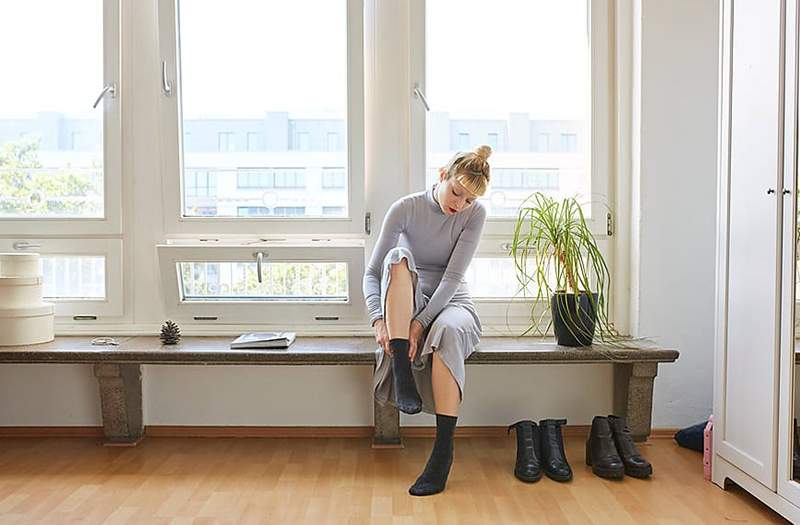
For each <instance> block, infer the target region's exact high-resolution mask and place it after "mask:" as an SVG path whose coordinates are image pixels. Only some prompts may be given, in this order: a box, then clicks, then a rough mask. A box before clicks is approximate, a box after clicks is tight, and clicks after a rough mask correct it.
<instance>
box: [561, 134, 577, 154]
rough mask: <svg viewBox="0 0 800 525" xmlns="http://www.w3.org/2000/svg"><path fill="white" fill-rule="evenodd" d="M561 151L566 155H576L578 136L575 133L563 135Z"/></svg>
mask: <svg viewBox="0 0 800 525" xmlns="http://www.w3.org/2000/svg"><path fill="white" fill-rule="evenodd" d="M561 151H563V152H564V153H575V152H576V151H578V136H577V135H576V134H574V133H562V134H561Z"/></svg>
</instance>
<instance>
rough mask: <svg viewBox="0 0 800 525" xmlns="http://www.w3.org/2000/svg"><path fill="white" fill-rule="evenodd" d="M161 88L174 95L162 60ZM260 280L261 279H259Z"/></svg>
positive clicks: (165, 64) (165, 65)
mask: <svg viewBox="0 0 800 525" xmlns="http://www.w3.org/2000/svg"><path fill="white" fill-rule="evenodd" d="M161 89H162V90H164V94H165V95H166V96H170V95H172V84H171V83H170V81H169V79H168V78H167V61H166V60H162V61H161ZM259 282H260V281H259Z"/></svg>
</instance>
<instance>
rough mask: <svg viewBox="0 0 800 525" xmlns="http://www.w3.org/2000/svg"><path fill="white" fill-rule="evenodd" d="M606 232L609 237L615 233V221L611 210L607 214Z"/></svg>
mask: <svg viewBox="0 0 800 525" xmlns="http://www.w3.org/2000/svg"><path fill="white" fill-rule="evenodd" d="M606 233H608V235H609V237H610V236H611V235H614V223H613V221H612V220H611V212H609V213H608V214H606Z"/></svg>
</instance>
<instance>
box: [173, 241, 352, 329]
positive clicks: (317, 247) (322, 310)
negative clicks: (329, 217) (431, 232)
mask: <svg viewBox="0 0 800 525" xmlns="http://www.w3.org/2000/svg"><path fill="white" fill-rule="evenodd" d="M157 251H158V264H159V273H160V275H161V283H162V295H163V297H164V302H165V304H164V306H165V308H166V313H167V314H168V315H169V316H170V317H171V318H173V319H175V320H177V321H181V322H182V323H187V324H201V325H230V324H263V325H280V326H284V327H297V328H299V329H302V328H303V327H306V328H307V327H310V326H313V327H314V329H317V330H320V329H323V330H324V329H325V328H326V327H327V328H328V329H334V330H335V329H339V328H340V327H341V326H348V327H352V326H357V325H363V324H365V323H366V315H365V312H364V295H363V292H362V289H361V281H362V278H363V275H364V269H365V264H364V246H363V242H361V241H336V240H320V241H313V242H298V241H265V242H258V243H251V244H247V245H242V244H233V243H226V242H219V243H216V244H213V245H207V244H205V245H198V243H197V242H195V241H189V240H187V241H173V242H171V243H168V244H159V245H158V246H157ZM258 253H262V258H263V260H264V261H265V262H266V261H269V262H345V263H347V265H348V271H347V281H348V283H347V285H348V295H349V297H348V300H347V301H346V302H336V303H330V304H326V303H324V302H302V301H281V302H270V301H260V300H257V299H254V300H249V301H248V300H237V301H219V300H216V301H213V300H209V301H198V300H194V301H191V302H184V301H183V300H182V297H181V288H180V280H179V279H180V277H179V275H178V269H177V264H178V263H179V262H194V261H197V262H234V261H237V262H238V261H256V260H257V254H258Z"/></svg>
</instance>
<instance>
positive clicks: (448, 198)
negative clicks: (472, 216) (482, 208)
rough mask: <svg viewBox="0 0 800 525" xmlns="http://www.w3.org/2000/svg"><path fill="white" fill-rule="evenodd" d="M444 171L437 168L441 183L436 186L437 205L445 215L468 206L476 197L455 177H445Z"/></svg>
mask: <svg viewBox="0 0 800 525" xmlns="http://www.w3.org/2000/svg"><path fill="white" fill-rule="evenodd" d="M445 175H446V173H445V171H444V170H439V180H440V181H441V184H439V186H437V188H436V189H437V194H436V197H437V200H438V201H439V207H440V208H441V209H442V211H443V212H444V213H445V214H446V215H453V214H456V213H458V212H460V211H464V210H465V209H467V208H469V207H470V206H471V205H472V203H473V202H475V199H477V197H476V196H475V195H473V194H472V193H470V192H469V191H467V189H466V188H464V186H462V185H461V183H459V182H458V181H457V180H456V178H455V177H450V178H449V179H445Z"/></svg>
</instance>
